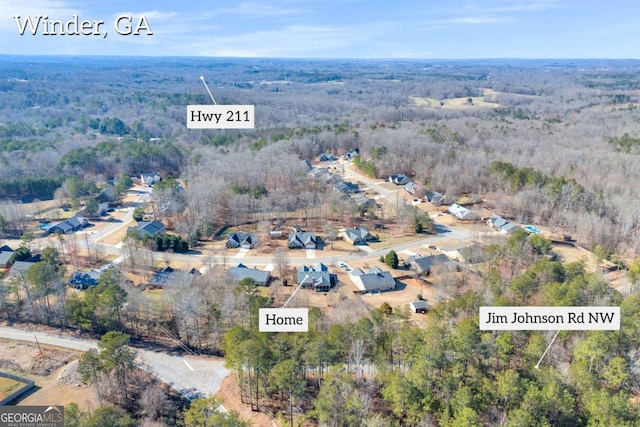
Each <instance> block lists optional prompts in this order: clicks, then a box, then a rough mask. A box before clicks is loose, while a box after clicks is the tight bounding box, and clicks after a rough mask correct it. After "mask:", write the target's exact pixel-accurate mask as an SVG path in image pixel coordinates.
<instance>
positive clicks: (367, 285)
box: [351, 266, 396, 293]
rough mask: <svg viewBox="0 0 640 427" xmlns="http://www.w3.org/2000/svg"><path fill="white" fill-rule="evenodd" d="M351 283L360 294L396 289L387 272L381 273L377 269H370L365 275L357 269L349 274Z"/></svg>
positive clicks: (391, 277)
mask: <svg viewBox="0 0 640 427" xmlns="http://www.w3.org/2000/svg"><path fill="white" fill-rule="evenodd" d="M351 281H352V282H353V284H354V285H355V286H356V288H358V290H360V291H362V292H367V293H368V292H384V291H392V290H394V289H395V288H396V280H395V279H394V278H393V276H391V273H390V272H388V271H382V270H380V269H379V268H378V267H375V266H374V267H371V269H370V270H369V272H367V273H365V272H363V271H362V270H360V269H359V268H356V269H355V270H353V271H352V272H351Z"/></svg>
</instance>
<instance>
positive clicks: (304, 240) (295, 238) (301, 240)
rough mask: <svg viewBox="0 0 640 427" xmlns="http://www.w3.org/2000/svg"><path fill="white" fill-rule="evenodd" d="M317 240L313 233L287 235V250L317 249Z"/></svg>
mask: <svg viewBox="0 0 640 427" xmlns="http://www.w3.org/2000/svg"><path fill="white" fill-rule="evenodd" d="M317 248H318V238H317V237H316V235H315V234H313V233H307V232H298V233H289V249H317Z"/></svg>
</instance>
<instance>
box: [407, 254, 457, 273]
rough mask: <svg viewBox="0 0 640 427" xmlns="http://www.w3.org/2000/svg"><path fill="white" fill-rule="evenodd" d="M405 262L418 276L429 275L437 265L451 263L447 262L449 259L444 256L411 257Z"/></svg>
mask: <svg viewBox="0 0 640 427" xmlns="http://www.w3.org/2000/svg"><path fill="white" fill-rule="evenodd" d="M407 262H408V263H409V264H410V265H411V268H413V269H414V270H416V271H417V272H418V273H420V274H429V273H430V272H431V269H433V268H434V267H436V266H438V265H447V264H451V261H449V258H447V256H446V255H445V254H438V255H427V256H412V257H409V258H407Z"/></svg>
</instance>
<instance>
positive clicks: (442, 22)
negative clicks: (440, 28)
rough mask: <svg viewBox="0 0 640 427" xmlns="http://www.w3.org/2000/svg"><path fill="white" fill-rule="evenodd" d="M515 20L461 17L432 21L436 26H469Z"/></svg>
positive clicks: (499, 17)
mask: <svg viewBox="0 0 640 427" xmlns="http://www.w3.org/2000/svg"><path fill="white" fill-rule="evenodd" d="M512 21H513V19H512V18H510V17H507V16H461V17H457V18H448V19H441V20H437V21H432V23H433V24H436V25H448V24H461V25H465V24H469V25H482V24H500V23H506V22H512Z"/></svg>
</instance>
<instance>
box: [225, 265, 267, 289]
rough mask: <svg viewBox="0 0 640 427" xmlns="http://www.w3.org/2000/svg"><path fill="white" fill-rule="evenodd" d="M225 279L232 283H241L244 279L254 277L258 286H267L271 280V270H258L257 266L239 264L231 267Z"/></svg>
mask: <svg viewBox="0 0 640 427" xmlns="http://www.w3.org/2000/svg"><path fill="white" fill-rule="evenodd" d="M224 277H225V280H227V281H228V282H230V283H239V282H240V281H242V279H247V278H249V279H253V280H254V281H255V282H256V283H257V284H258V286H267V285H268V284H269V280H271V272H269V271H265V270H258V269H257V268H255V267H253V268H249V267H247V266H246V265H244V264H238V266H237V267H230V268H229V269H227V272H226V274H225V276H224Z"/></svg>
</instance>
